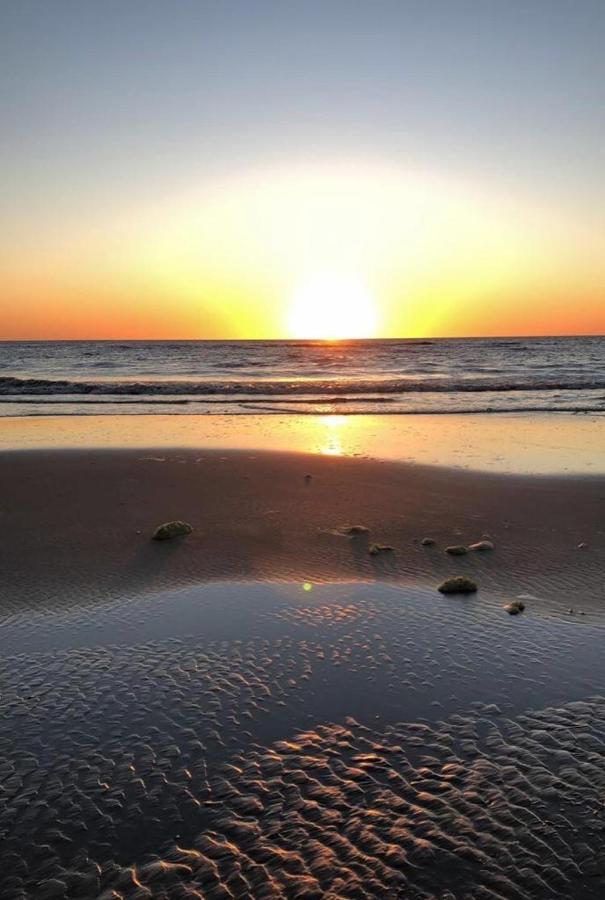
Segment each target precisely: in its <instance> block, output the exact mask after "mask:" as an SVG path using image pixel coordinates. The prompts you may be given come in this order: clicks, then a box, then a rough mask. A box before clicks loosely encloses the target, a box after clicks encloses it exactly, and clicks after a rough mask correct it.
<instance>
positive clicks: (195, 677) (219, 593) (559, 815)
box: [0, 450, 605, 900]
mask: <svg viewBox="0 0 605 900" xmlns="http://www.w3.org/2000/svg"><path fill="white" fill-rule="evenodd" d="M308 475H311V478H310V479H309V478H308V477H306V476H308ZM0 507H1V516H2V517H1V520H0V522H1V525H2V536H3V539H2V541H1V542H0V571H1V572H2V577H3V589H2V594H3V598H2V611H1V614H0V695H1V699H0V722H1V725H0V796H1V798H2V809H1V811H0V832H1V834H2V841H1V842H0V896H2V897H3V898H4V897H6V898H11V900H12V898H15V900H16V898H19V900H23V898H30V897H35V898H38V897H40V898H47V897H48V898H50V897H66V898H93V897H103V898H145V897H149V898H181V897H203V898H206V897H208V898H230V897H232V898H273V897H275V898H290V897H292V898H299V897H304V898H307V897H308V898H311V897H313V898H320V897H328V898H334V900H335V898H356V897H360V898H366V897H367V898H377V897H406V898H407V897H411V898H440V900H446V898H460V900H467V898H468V900H470V898H473V900H475V898H511V900H517V898H528V900H529V898H545V900H546V898H553V897H569V898H578V900H579V898H597V897H601V896H603V892H604V891H605V855H604V854H603V841H602V834H603V828H604V827H605V807H604V806H603V802H602V798H603V789H604V787H605V767H604V765H603V759H604V756H605V659H604V657H603V653H602V646H603V635H604V634H605V616H604V615H603V613H604V610H605V606H604V601H605V596H604V590H603V584H602V572H603V563H604V562H605V533H604V532H605V521H604V519H603V510H604V508H605V479H602V478H599V477H583V478H580V477H579V478H570V477H568V478H562V477H541V478H540V477H521V476H510V475H508V476H504V475H485V474H477V473H471V472H463V471H455V470H451V469H442V468H435V467H428V466H427V467H422V466H417V465H406V464H396V463H378V462H373V461H368V460H355V459H338V458H330V457H309V456H302V455H296V454H290V455H288V454H269V453H248V452H239V453H235V452H229V453H226V452H220V451H219V452H208V451H205V452H202V451H199V450H197V451H162V452H158V451H149V452H147V451H146V452H141V451H137V450H135V451H133V450H130V451H115V452H114V451H104V452H100V451H70V452H58V451H57V452H30V453H5V454H3V455H2V465H1V466H0ZM172 518H180V519H184V520H186V521H188V522H190V523H191V525H193V527H194V531H193V533H192V534H191V535H188V536H187V537H184V538H177V539H175V540H173V541H166V542H154V541H151V539H150V538H151V534H152V533H153V530H154V529H155V527H156V526H157V525H159V524H160V523H161V522H164V521H166V520H169V519H172ZM350 525H364V526H365V527H367V528H368V529H369V531H368V532H367V533H365V532H364V533H361V534H359V535H356V536H350V535H348V534H347V533H346V531H347V529H346V527H345V526H350ZM424 537H431V538H433V539H434V540H435V544H434V545H432V546H423V545H422V544H421V543H420V541H421V539H422V538H424ZM484 538H485V539H489V540H490V541H492V542H493V544H494V549H493V550H488V551H469V552H468V553H467V554H465V555H463V556H451V555H448V554H446V553H445V548H446V547H447V546H451V545H463V546H468V545H470V544H471V543H473V542H476V541H479V540H481V539H484ZM372 543H380V544H388V545H392V546H393V548H394V551H393V552H388V553H384V554H379V555H377V556H372V555H370V553H369V552H368V550H369V547H370V545H371V544H372ZM580 543H584V544H586V546H585V547H584V548H582V549H579V547H578V545H579V544H580ZM458 574H463V575H467V576H469V577H471V578H473V579H475V580H476V582H477V583H478V585H479V590H478V592H477V593H476V594H473V595H470V596H466V597H462V596H453V597H452V596H442V595H441V594H440V593H439V592H438V591H437V589H436V588H437V586H438V584H439V583H440V582H441V581H442V580H443V578H445V577H448V576H450V575H458ZM519 595H522V596H524V597H525V601H524V602H525V605H526V608H525V611H524V612H523V613H522V615H519V616H515V617H512V616H509V615H508V613H507V612H506V611H505V610H504V609H503V604H504V603H506V602H508V601H510V600H511V599H513V598H516V597H519ZM570 608H573V609H574V610H575V612H574V614H573V615H570V614H569V609H570ZM581 613H584V614H583V615H582V614H581Z"/></svg>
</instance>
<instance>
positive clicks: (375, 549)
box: [368, 544, 395, 556]
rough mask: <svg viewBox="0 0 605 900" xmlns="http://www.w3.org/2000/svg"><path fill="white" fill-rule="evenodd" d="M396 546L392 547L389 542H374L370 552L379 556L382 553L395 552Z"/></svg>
mask: <svg viewBox="0 0 605 900" xmlns="http://www.w3.org/2000/svg"><path fill="white" fill-rule="evenodd" d="M394 552H395V548H394V547H390V546H389V545H388V544H372V546H371V547H370V549H369V550H368V553H369V554H370V556H378V555H379V554H380V553H394Z"/></svg>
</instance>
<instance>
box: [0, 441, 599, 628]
mask: <svg viewBox="0 0 605 900" xmlns="http://www.w3.org/2000/svg"><path fill="white" fill-rule="evenodd" d="M307 475H310V476H311V478H310V479H309V478H307V477H306V476H307ZM604 509H605V477H599V476H594V477H575V478H574V477H570V476H568V477H523V476H512V475H506V476H504V475H486V474H483V473H474V472H464V471H460V470H453V469H445V468H439V467H434V466H433V467H432V466H419V465H411V464H405V463H389V462H378V461H372V460H358V459H344V458H336V457H326V456H309V455H302V454H271V453H260V452H259V453H253V454H249V453H247V452H234V451H231V452H226V451H199V450H182V451H138V450H124V451H83V450H73V451H36V452H26V453H4V454H2V465H1V466H0V527H1V528H2V541H0V571H1V572H2V573H3V589H4V592H5V598H6V599H5V611H7V610H8V609H9V608H10V607H11V606H12V605H14V606H15V607H16V608H20V607H21V606H23V605H26V606H31V607H35V608H44V607H46V606H50V607H51V608H53V609H55V608H56V607H57V606H58V605H63V604H67V605H69V604H71V603H74V604H76V605H80V604H82V603H89V602H94V603H97V602H99V601H102V600H106V599H115V598H120V597H122V596H124V595H125V594H128V593H137V592H141V591H145V592H152V591H158V590H162V589H169V588H172V587H175V586H179V585H187V584H195V583H198V582H200V581H206V580H216V579H225V578H235V579H240V580H242V579H255V580H258V579H264V580H266V579H269V580H294V581H309V582H320V581H334V580H358V579H361V580H364V581H373V580H375V579H377V578H381V579H389V578H395V579H398V580H402V579H403V580H406V581H408V582H410V583H420V584H426V585H431V586H434V585H436V584H438V583H439V582H441V581H442V580H443V579H444V578H446V577H448V576H450V575H458V574H462V575H467V576H470V577H471V578H474V579H475V580H476V581H477V582H478V583H479V585H480V587H481V588H482V589H483V590H484V592H487V593H488V594H489V596H491V597H493V598H495V599H496V600H499V599H503V600H504V599H507V598H508V599H509V600H510V599H512V597H514V596H516V595H518V594H520V593H529V594H531V595H533V596H535V597H536V598H537V599H536V601H535V603H534V607H535V608H536V609H539V610H541V611H544V612H545V613H555V612H564V613H567V610H568V609H569V608H570V607H571V608H574V609H580V610H583V611H585V612H588V613H590V614H593V615H600V614H601V612H603V611H604V610H605V589H604V587H603V583H602V577H601V574H602V572H603V570H604V568H605V518H604V515H603V511H604ZM171 519H184V520H186V521H187V522H189V523H190V524H191V525H192V526H193V528H194V532H193V534H191V535H189V536H187V537H186V538H183V539H182V540H181V539H177V540H175V541H167V542H163V543H161V544H158V543H155V542H153V543H152V542H150V540H149V538H150V536H151V534H152V533H153V531H154V530H155V528H156V527H157V526H158V525H160V524H161V523H163V522H166V521H168V520H171ZM347 525H349V526H350V525H363V526H366V527H367V528H368V529H369V531H368V533H367V534H366V533H364V534H361V535H359V536H356V537H351V536H348V535H347V534H345V533H344V530H345V527H346V526H347ZM425 537H429V538H432V539H433V540H434V541H435V544H434V545H433V546H431V547H426V546H422V544H421V541H422V539H423V538H425ZM483 538H489V540H491V541H492V542H493V543H494V547H495V549H494V550H493V551H489V552H477V551H472V552H469V553H467V554H466V555H465V556H462V557H456V558H454V557H451V556H450V555H449V554H446V553H445V552H444V551H445V549H446V548H447V547H449V546H452V545H465V546H468V545H470V544H472V543H474V542H477V541H480V540H481V539H483ZM375 543H378V544H383V545H387V546H392V547H393V548H394V552H393V553H388V554H386V553H385V554H379V555H377V556H372V555H370V554H369V553H368V550H369V548H370V546H371V545H372V544H375ZM580 544H585V545H586V546H585V547H584V548H582V549H579V545H580Z"/></svg>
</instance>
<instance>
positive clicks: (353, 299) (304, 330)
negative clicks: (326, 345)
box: [287, 272, 377, 340]
mask: <svg viewBox="0 0 605 900" xmlns="http://www.w3.org/2000/svg"><path fill="white" fill-rule="evenodd" d="M287 324H288V331H289V332H290V334H291V335H292V337H295V338H311V339H317V340H321V339H324V340H340V339H345V338H371V337H373V336H374V334H375V333H376V326H377V315H376V305H375V303H374V301H373V299H372V297H371V296H370V295H369V294H368V292H367V291H366V289H365V287H364V285H363V283H362V282H361V281H360V280H359V279H357V278H355V277H354V276H352V275H344V274H339V273H325V272H324V273H321V274H318V275H315V276H313V277H312V278H309V279H308V280H307V281H305V282H303V284H302V285H301V286H300V287H299V288H298V290H297V291H296V292H295V294H294V296H293V298H292V302H291V305H290V309H289V312H288V321H287Z"/></svg>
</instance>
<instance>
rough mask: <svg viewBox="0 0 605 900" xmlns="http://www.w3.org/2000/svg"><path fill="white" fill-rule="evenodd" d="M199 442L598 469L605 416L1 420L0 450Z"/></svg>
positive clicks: (602, 468) (516, 467)
mask: <svg viewBox="0 0 605 900" xmlns="http://www.w3.org/2000/svg"><path fill="white" fill-rule="evenodd" d="M43 447H204V448H209V449H212V448H217V449H218V448H220V449H236V450H237V449H240V450H274V451H292V452H302V453H317V454H322V455H324V456H364V457H372V458H377V459H390V460H406V461H413V462H420V463H426V464H430V465H445V466H457V467H461V468H469V469H479V470H484V471H500V472H522V473H542V474H557V473H561V474H564V473H572V472H573V473H585V474H597V473H603V472H605V451H604V450H603V448H604V447H605V416H598V415H586V416H584V415H582V416H579V415H570V414H564V413H561V414H543V415H539V414H531V415H527V414H502V415H418V416H416V415H406V416H379V415H375V416H366V415H359V416H358V415H349V416H341V415H338V416H337V415H328V416H305V415H301V416H295V415H289V416H155V415H154V416H83V417H78V416H55V417H32V418H4V419H0V449H36V448H43Z"/></svg>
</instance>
